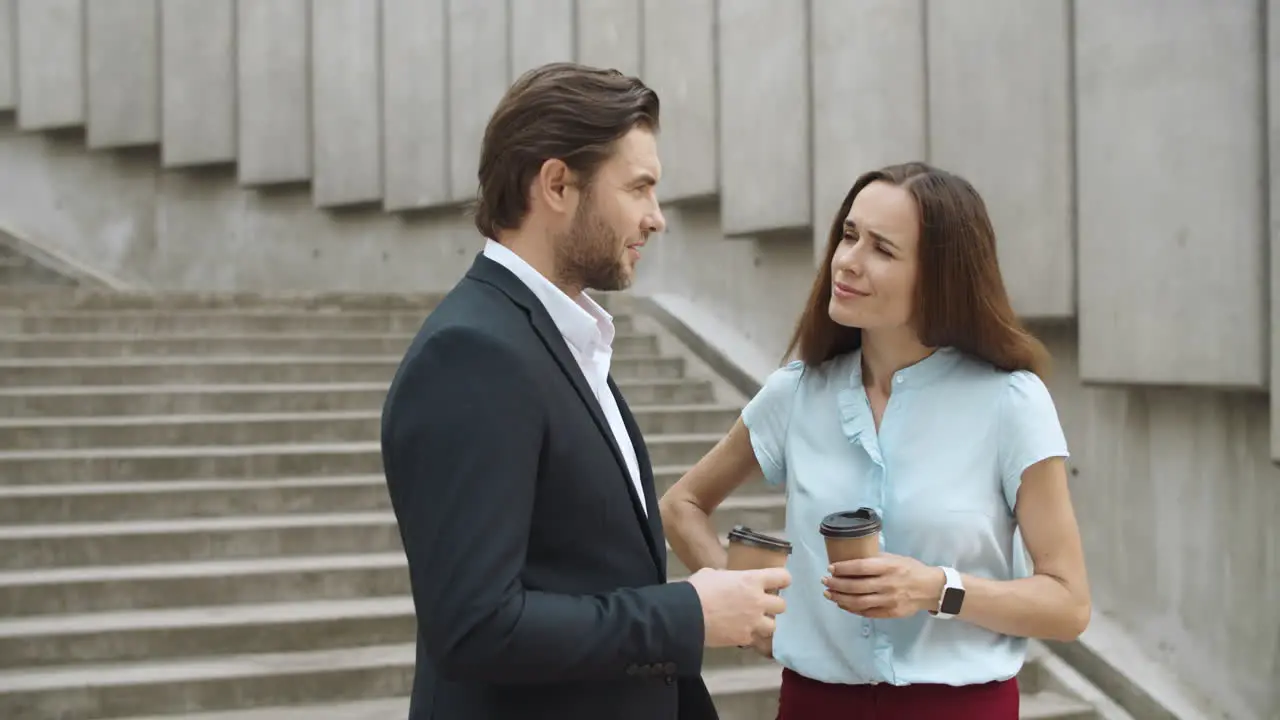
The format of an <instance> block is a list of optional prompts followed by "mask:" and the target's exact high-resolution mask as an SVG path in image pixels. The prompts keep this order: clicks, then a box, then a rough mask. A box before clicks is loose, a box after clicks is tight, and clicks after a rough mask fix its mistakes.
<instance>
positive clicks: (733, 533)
mask: <svg viewBox="0 0 1280 720" xmlns="http://www.w3.org/2000/svg"><path fill="white" fill-rule="evenodd" d="M729 542H740V543H743V544H745V545H754V546H756V547H759V548H764V549H765V550H774V551H779V552H785V553H788V554H790V552H791V543H789V542H787V541H786V540H783V539H782V538H776V537H773V536H772V535H765V534H764V533H759V532H756V531H755V530H752V529H751V528H749V527H747V526H745V525H737V526H735V527H734V528H733V529H732V530H730V531H729Z"/></svg>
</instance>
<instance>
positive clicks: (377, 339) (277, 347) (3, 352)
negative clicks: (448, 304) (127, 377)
mask: <svg viewBox="0 0 1280 720" xmlns="http://www.w3.org/2000/svg"><path fill="white" fill-rule="evenodd" d="M413 337H414V336H413V334H412V333H396V334H388V333H376V334H369V333H368V332H367V331H365V332H360V333H325V334H314V333H299V332H297V331H292V332H285V333H263V334H219V333H210V332H204V333H198V334H195V333H193V334H169V335H162V334H151V333H148V334H106V333H102V334H74V335H73V334H49V333H22V334H0V357H12V358H45V357H77V358H88V357H103V358H106V357H140V356H154V355H159V356H169V355H203V356H209V355H236V354H247V353H253V354H268V355H269V354H282V355H294V354H299V353H314V354H323V355H384V354H402V353H404V351H405V349H406V348H408V347H409V343H410V342H411V341H412V340H413ZM613 351H614V353H616V354H618V355H657V354H658V338H657V336H656V335H637V334H633V333H620V334H618V335H617V337H616V338H615V339H614V343H613Z"/></svg>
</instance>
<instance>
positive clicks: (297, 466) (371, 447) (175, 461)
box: [0, 433, 723, 485]
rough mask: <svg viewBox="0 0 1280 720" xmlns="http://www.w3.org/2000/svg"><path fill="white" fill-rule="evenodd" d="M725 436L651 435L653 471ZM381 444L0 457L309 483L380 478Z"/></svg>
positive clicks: (54, 471) (59, 469)
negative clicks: (323, 478) (312, 479)
mask: <svg viewBox="0 0 1280 720" xmlns="http://www.w3.org/2000/svg"><path fill="white" fill-rule="evenodd" d="M722 437H723V435H722V434H721V433H693V434H672V435H651V436H649V437H647V438H646V439H645V446H646V447H647V448H648V451H649V457H650V462H651V463H652V464H653V465H655V466H666V465H692V464H693V463H696V462H697V461H698V460H700V459H702V456H703V455H705V454H706V453H707V451H709V450H710V449H711V448H712V446H714V445H715V444H716V443H717V442H719V441H720V439H721V438H722ZM382 471H383V468H382V448H381V445H380V443H379V442H378V441H376V440H370V441H363V442H322V443H286V444H271V443H263V444H258V445H205V446H191V447H166V446H156V447H114V448H83V447H82V448H66V449H63V448H58V449H45V450H10V451H2V452H0V478H3V481H4V482H6V483H8V484H21V485H36V484H52V483H60V482H63V483H66V482H73V483H83V482H88V481H91V480H110V481H116V480H147V479H165V480H185V479H204V478H248V477H260V478H271V477H304V476H310V475H368V474H376V473H381V472H382Z"/></svg>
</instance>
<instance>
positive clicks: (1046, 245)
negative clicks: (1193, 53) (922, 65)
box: [927, 0, 1075, 318]
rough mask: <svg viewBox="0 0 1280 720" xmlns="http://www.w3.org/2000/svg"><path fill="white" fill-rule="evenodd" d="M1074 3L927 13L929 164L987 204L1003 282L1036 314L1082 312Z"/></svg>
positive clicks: (993, 1) (998, 1)
mask: <svg viewBox="0 0 1280 720" xmlns="http://www.w3.org/2000/svg"><path fill="white" fill-rule="evenodd" d="M1070 8H1071V6H1070V3H1068V2H1067V0H1045V1H1043V2H1031V3H1028V2H1022V1H1021V0H970V1H967V2H964V3H934V4H931V5H930V6H929V12H928V14H927V19H928V24H929V27H928V33H927V37H928V42H929V48H928V53H927V56H928V58H929V68H928V77H929V105H928V107H929V113H928V119H929V159H930V160H931V161H932V162H934V163H935V164H937V165H940V166H941V167H943V168H946V169H948V170H952V171H954V172H957V173H959V174H961V175H963V176H964V177H965V178H966V179H968V180H969V181H970V182H972V183H973V184H974V186H975V187H977V189H978V192H979V193H981V194H982V195H983V197H984V199H986V200H987V201H988V202H989V203H991V204H990V206H989V207H988V212H989V213H990V214H991V218H992V223H993V224H994V225H995V229H996V237H997V245H996V247H997V250H998V252H999V256H1000V264H1001V266H1002V268H1003V269H1004V278H1005V286H1006V288H1007V289H1008V291H1009V295H1010V298H1011V299H1012V301H1013V307H1014V310H1016V311H1017V312H1018V313H1019V314H1020V315H1022V316H1023V317H1029V318H1064V317H1071V316H1073V315H1075V263H1074V262H1073V259H1074V258H1075V232H1074V207H1075V204H1074V197H1073V196H1074V190H1075V176H1074V173H1073V163H1072V160H1073V157H1074V149H1073V147H1072V122H1073V118H1072V112H1073V105H1072V102H1071V99H1072V98H1071V70H1072V69H1071V51H1070V47H1069V46H1070V37H1069V33H1070V26H1071V18H1070V12H1071V9H1070ZM1015 108H1016V110H1014V109H1015Z"/></svg>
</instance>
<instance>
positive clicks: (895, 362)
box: [862, 328, 937, 396]
mask: <svg viewBox="0 0 1280 720" xmlns="http://www.w3.org/2000/svg"><path fill="white" fill-rule="evenodd" d="M936 349H937V348H931V347H928V346H926V345H924V344H923V343H921V342H920V340H919V338H917V337H916V335H915V333H913V332H911V331H910V330H907V329H905V328H903V329H894V330H873V331H867V330H863V331H862V384H863V385H864V386H866V387H867V389H869V390H870V389H875V390H879V391H880V392H882V393H883V394H884V395H886V396H887V395H888V394H889V393H890V391H891V390H892V386H893V375H894V373H896V372H898V371H899V370H901V369H903V368H906V367H911V366H912V365H915V364H916V363H918V362H920V361H921V360H923V359H925V358H927V357H929V356H930V355H932V354H933V351H934V350H936Z"/></svg>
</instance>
